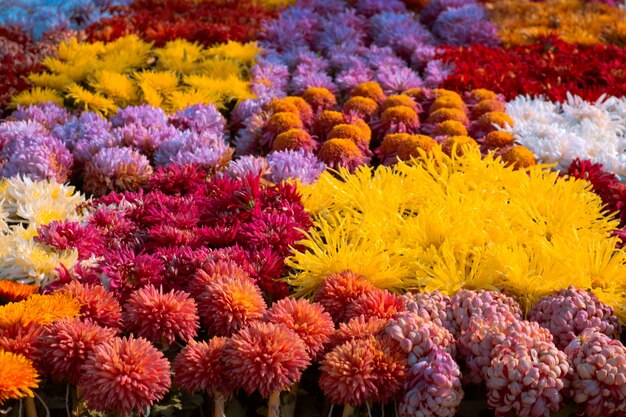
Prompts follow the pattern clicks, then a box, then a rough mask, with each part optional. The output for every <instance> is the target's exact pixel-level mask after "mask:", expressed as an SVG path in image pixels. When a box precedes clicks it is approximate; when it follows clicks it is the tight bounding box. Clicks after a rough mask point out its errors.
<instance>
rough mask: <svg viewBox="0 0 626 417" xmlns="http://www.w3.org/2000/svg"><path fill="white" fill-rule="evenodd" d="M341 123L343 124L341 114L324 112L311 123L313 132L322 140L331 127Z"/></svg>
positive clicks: (329, 111)
mask: <svg viewBox="0 0 626 417" xmlns="http://www.w3.org/2000/svg"><path fill="white" fill-rule="evenodd" d="M341 123H345V121H344V117H343V114H342V113H341V112H338V111H332V110H324V111H322V112H321V113H320V114H319V115H318V116H317V118H316V119H315V121H314V122H313V131H314V132H315V133H316V134H317V135H318V136H319V137H320V138H322V139H323V138H325V137H326V135H327V134H328V132H330V130H331V129H332V128H333V127H335V126H336V125H338V124H341Z"/></svg>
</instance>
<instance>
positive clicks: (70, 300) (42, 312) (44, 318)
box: [0, 292, 80, 329]
mask: <svg viewBox="0 0 626 417" xmlns="http://www.w3.org/2000/svg"><path fill="white" fill-rule="evenodd" d="M79 313H80V304H79V303H78V301H77V300H76V299H75V298H74V297H72V295H71V294H69V293H67V292H56V293H53V294H49V295H48V294H46V295H41V294H34V295H32V296H30V297H29V298H28V299H26V300H24V301H20V302H17V303H10V304H7V305H4V306H0V329H1V328H8V327H11V326H22V327H26V326H29V325H31V324H40V325H46V324H50V323H53V322H55V321H57V320H62V319H66V318H70V319H71V318H74V317H77V316H78V315H79Z"/></svg>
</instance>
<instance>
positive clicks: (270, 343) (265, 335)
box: [224, 323, 310, 398]
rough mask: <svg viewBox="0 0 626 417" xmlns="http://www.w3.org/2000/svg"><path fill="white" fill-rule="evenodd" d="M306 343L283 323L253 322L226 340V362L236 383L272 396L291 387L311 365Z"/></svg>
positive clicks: (264, 395) (245, 388)
mask: <svg viewBox="0 0 626 417" xmlns="http://www.w3.org/2000/svg"><path fill="white" fill-rule="evenodd" d="M309 363H310V362H309V355H308V354H307V351H306V345H305V344H304V342H303V341H302V339H300V338H299V337H298V335H296V334H295V333H294V332H293V331H291V330H289V328H287V327H286V326H284V325H282V324H272V323H253V324H251V325H250V326H249V327H246V328H244V329H242V330H241V331H240V332H239V333H237V334H235V335H234V336H233V337H232V338H231V339H229V340H228V341H227V342H226V347H225V348H224V364H225V366H226V368H227V369H228V370H229V377H230V379H231V380H232V382H233V384H234V385H235V386H238V387H241V388H243V389H244V390H245V391H246V392H247V393H248V394H251V393H252V392H254V391H259V393H261V395H262V396H263V397H265V398H268V397H269V396H270V395H271V394H273V393H274V392H276V391H283V390H285V389H288V388H290V387H291V386H292V385H293V384H294V383H296V382H297V381H298V380H299V379H300V375H301V374H302V372H303V371H304V369H305V368H306V367H307V366H308V365H309Z"/></svg>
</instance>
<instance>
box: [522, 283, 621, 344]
mask: <svg viewBox="0 0 626 417" xmlns="http://www.w3.org/2000/svg"><path fill="white" fill-rule="evenodd" d="M528 319H529V320H532V321H536V322H537V323H539V324H540V325H541V326H542V327H545V328H546V329H548V330H550V333H552V335H553V336H554V343H555V344H556V345H557V347H558V348H559V349H565V347H566V346H567V345H568V344H569V342H571V341H572V340H574V339H575V338H576V337H577V336H578V335H579V334H580V333H582V331H583V330H585V329H587V328H591V327H595V328H596V329H597V330H598V331H599V332H600V333H604V334H605V335H607V336H609V337H611V338H616V337H619V334H620V333H621V326H620V324H619V322H618V320H617V316H615V313H614V312H613V308H611V307H609V306H607V305H606V304H604V303H602V302H600V301H599V300H598V299H597V298H596V296H595V295H593V294H590V293H588V292H587V291H584V290H579V289H576V288H574V287H569V288H568V289H566V290H561V291H558V292H557V293H555V294H553V295H549V296H546V297H543V298H541V299H540V300H539V302H538V303H537V304H536V305H535V306H534V307H533V309H532V310H531V311H530V312H529V313H528Z"/></svg>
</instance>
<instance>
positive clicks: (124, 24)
mask: <svg viewBox="0 0 626 417" xmlns="http://www.w3.org/2000/svg"><path fill="white" fill-rule="evenodd" d="M255 3H257V2H254V1H250V0H246V1H240V0H224V1H219V2H214V1H212V2H208V1H184V0H135V1H133V2H131V3H130V4H129V5H128V6H127V7H122V8H119V10H116V12H115V15H114V16H112V17H108V18H104V19H100V20H98V21H96V22H94V23H92V24H91V25H89V26H88V27H87V28H86V30H85V31H86V32H87V37H88V39H89V40H90V41H91V42H94V41H106V42H111V41H114V40H116V39H118V38H121V37H123V36H126V35H128V34H134V35H137V36H139V37H140V38H141V39H143V40H145V41H148V42H154V43H155V45H157V46H163V45H165V44H166V43H167V42H169V41H173V40H175V39H186V40H188V41H190V42H199V43H201V44H203V45H206V46H210V45H213V44H216V43H224V42H228V41H236V42H249V41H253V40H255V39H256V38H257V36H258V31H259V28H260V26H261V24H262V23H263V22H264V21H265V20H267V19H270V18H272V17H274V13H272V12H271V11H269V10H268V9H267V8H266V7H263V5H260V4H255Z"/></svg>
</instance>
